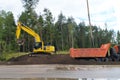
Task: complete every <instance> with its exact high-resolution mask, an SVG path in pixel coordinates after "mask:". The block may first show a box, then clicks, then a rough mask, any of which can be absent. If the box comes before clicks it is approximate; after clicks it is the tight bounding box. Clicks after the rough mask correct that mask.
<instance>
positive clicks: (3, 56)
mask: <svg viewBox="0 0 120 80" xmlns="http://www.w3.org/2000/svg"><path fill="white" fill-rule="evenodd" d="M26 54H28V53H25V52H24V53H23V52H18V53H14V52H12V53H2V54H0V61H8V60H9V59H11V58H16V57H19V56H22V55H26Z"/></svg>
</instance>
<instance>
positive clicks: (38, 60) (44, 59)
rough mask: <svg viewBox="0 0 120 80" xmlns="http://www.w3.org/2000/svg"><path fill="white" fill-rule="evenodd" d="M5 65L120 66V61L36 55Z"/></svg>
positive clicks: (8, 62)
mask: <svg viewBox="0 0 120 80" xmlns="http://www.w3.org/2000/svg"><path fill="white" fill-rule="evenodd" d="M0 64H5V65H28V64H70V65H119V64H120V61H117V62H113V61H107V62H99V61H95V60H94V59H74V58H71V57H70V56H69V54H54V55H45V54H35V55H32V56H31V55H30V54H29V55H24V56H20V57H17V58H11V59H10V60H8V61H7V62H0Z"/></svg>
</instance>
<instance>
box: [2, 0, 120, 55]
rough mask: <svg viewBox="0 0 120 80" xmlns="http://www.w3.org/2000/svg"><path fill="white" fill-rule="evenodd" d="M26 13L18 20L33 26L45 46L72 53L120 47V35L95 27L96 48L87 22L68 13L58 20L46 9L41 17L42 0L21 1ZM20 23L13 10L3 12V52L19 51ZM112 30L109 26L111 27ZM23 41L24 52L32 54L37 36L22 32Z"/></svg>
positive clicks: (93, 27)
mask: <svg viewBox="0 0 120 80" xmlns="http://www.w3.org/2000/svg"><path fill="white" fill-rule="evenodd" d="M21 2H22V3H23V7H24V9H25V10H24V11H23V12H22V13H21V14H20V16H19V17H18V20H17V21H20V22H22V23H23V24H25V25H27V26H28V27H30V28H31V29H32V30H34V31H35V32H36V33H38V34H39V35H40V37H41V39H42V41H43V42H44V44H48V43H50V44H51V45H54V46H55V48H56V50H57V51H68V50H69V49H70V48H71V47H74V48H88V47H100V45H101V44H103V43H109V42H111V43H112V44H120V32H119V31H114V30H108V29H107V28H106V29H102V28H100V26H97V25H93V26H92V33H93V37H94V38H93V39H94V46H92V43H91V37H90V26H88V25H86V23H85V22H84V21H82V22H79V24H77V23H76V22H75V20H74V18H73V17H71V16H70V17H66V16H64V13H60V14H59V15H58V18H57V20H55V18H54V17H53V15H52V12H51V11H50V10H49V9H48V8H45V9H44V10H43V14H39V15H38V14H37V13H36V11H35V7H36V6H37V4H38V2H39V0H21ZM16 25H17V23H16V20H15V19H14V16H13V13H12V12H11V11H8V12H6V11H5V10H1V11H0V53H4V52H17V51H19V50H20V46H19V45H18V44H17V43H16V36H15V32H16ZM108 27H109V26H108ZM20 37H21V39H24V40H25V42H24V44H23V52H29V51H31V50H32V49H33V46H34V37H32V36H30V35H28V34H27V33H26V32H24V31H22V33H21V36H20Z"/></svg>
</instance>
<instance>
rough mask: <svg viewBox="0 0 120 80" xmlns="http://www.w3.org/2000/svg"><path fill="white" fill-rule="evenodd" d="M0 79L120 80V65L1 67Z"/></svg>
mask: <svg viewBox="0 0 120 80" xmlns="http://www.w3.org/2000/svg"><path fill="white" fill-rule="evenodd" d="M0 78H120V65H0Z"/></svg>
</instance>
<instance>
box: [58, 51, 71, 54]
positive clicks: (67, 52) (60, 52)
mask: <svg viewBox="0 0 120 80" xmlns="http://www.w3.org/2000/svg"><path fill="white" fill-rule="evenodd" d="M56 54H69V51H57V52H56Z"/></svg>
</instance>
